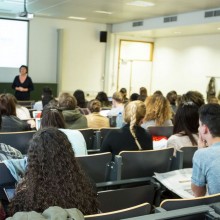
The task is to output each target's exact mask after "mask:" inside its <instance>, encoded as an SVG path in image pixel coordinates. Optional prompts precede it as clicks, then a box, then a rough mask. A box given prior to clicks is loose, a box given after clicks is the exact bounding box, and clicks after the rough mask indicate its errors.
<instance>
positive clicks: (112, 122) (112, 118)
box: [108, 116, 117, 128]
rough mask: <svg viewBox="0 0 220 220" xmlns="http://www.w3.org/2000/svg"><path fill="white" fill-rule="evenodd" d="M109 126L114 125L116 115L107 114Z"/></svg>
mask: <svg viewBox="0 0 220 220" xmlns="http://www.w3.org/2000/svg"><path fill="white" fill-rule="evenodd" d="M108 118H109V124H110V127H113V128H114V127H116V118H117V116H108Z"/></svg>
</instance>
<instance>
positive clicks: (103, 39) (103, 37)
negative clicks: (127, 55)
mask: <svg viewBox="0 0 220 220" xmlns="http://www.w3.org/2000/svg"><path fill="white" fill-rule="evenodd" d="M99 37H100V38H99V41H100V42H103V43H106V42H107V31H100V35H99Z"/></svg>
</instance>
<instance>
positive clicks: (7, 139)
mask: <svg viewBox="0 0 220 220" xmlns="http://www.w3.org/2000/svg"><path fill="white" fill-rule="evenodd" d="M112 129H118V128H102V129H100V130H94V129H79V131H80V132H81V133H82V135H83V136H84V138H85V141H86V145H87V149H88V150H89V151H92V150H97V149H100V147H101V144H102V141H103V139H104V138H105V136H106V135H107V134H108V133H109V131H111V130H112ZM149 131H150V133H151V134H152V135H153V136H166V137H167V138H168V137H169V136H170V135H172V132H173V126H167V127H157V126H156V127H150V128H149ZM35 132H36V131H24V132H2V133H0V143H5V144H8V145H11V146H12V147H14V148H16V149H18V150H20V151H21V153H22V154H27V149H28V145H29V141H30V140H31V139H32V137H33V135H34V133H35ZM95 152H96V151H95Z"/></svg>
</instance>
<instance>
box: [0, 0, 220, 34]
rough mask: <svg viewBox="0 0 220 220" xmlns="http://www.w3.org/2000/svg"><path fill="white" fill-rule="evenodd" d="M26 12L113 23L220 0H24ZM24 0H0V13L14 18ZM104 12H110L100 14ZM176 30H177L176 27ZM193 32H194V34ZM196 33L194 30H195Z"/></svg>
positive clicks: (206, 6) (215, 5)
mask: <svg viewBox="0 0 220 220" xmlns="http://www.w3.org/2000/svg"><path fill="white" fill-rule="evenodd" d="M26 1H27V11H28V12H29V13H33V14H34V16H37V17H47V18H58V19H68V17H69V16H74V17H84V18H86V20H85V21H86V22H95V23H105V24H116V23H122V22H128V21H135V20H141V19H149V18H156V17H163V16H168V15H177V14H180V13H187V12H195V11H201V10H209V9H214V8H220V0H149V1H148V2H152V3H154V4H155V5H154V6H151V7H139V6H130V5H127V3H129V2H131V1H132V0H26ZM23 3H24V0H0V16H1V17H16V15H18V13H20V12H22V11H24V5H23ZM96 11H106V12H111V13H112V14H102V13H97V12H96ZM216 27H220V24H218V23H215V24H211V25H209V24H208V25H207V24H206V25H200V28H198V30H195V28H194V27H193V26H189V27H184V29H185V33H191V34H201V32H202V33H204V32H205V33H210V31H211V32H213V28H215V31H216ZM175 30H176V29H166V30H162V29H159V30H154V31H151V30H149V31H147V32H137V33H138V34H140V35H141V34H142V35H146V36H156V37H157V36H162V37H163V36H166V35H167V34H168V33H167V31H168V32H170V31H171V32H175ZM178 31H179V30H178ZM195 32H196V33H195ZM197 32H198V33H197Z"/></svg>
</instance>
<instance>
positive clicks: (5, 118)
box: [0, 94, 30, 132]
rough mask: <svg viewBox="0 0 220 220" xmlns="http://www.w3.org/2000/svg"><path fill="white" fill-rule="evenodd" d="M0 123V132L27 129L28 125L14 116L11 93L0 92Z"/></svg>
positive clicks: (14, 109)
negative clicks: (0, 117) (0, 118)
mask: <svg viewBox="0 0 220 220" xmlns="http://www.w3.org/2000/svg"><path fill="white" fill-rule="evenodd" d="M0 113H1V115H2V124H1V129H0V132H13V131H27V130H30V125H29V124H28V123H26V122H25V121H22V120H20V119H19V118H18V117H17V116H16V107H15V103H14V100H13V99H12V95H11V94H0Z"/></svg>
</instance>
